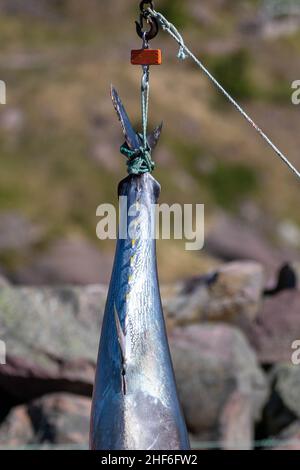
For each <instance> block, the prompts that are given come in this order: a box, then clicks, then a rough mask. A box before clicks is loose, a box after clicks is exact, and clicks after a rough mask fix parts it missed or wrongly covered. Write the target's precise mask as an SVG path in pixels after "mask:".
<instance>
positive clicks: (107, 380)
mask: <svg viewBox="0 0 300 470" xmlns="http://www.w3.org/2000/svg"><path fill="white" fill-rule="evenodd" d="M159 193H160V186H159V184H158V183H157V182H156V180H155V179H154V178H153V177H152V176H151V175H150V174H149V173H146V174H143V175H138V176H137V175H130V176H128V177H127V178H126V179H125V180H123V181H122V182H121V183H120V185H119V196H127V211H129V208H135V209H136V210H133V211H132V209H130V211H129V213H132V214H133V215H132V216H129V220H128V223H129V224H131V223H133V224H136V226H137V229H138V231H139V234H140V236H139V237H136V238H131V237H130V236H128V237H127V238H126V239H121V238H120V237H119V238H118V241H117V247H116V255H115V261H114V267H113V272H112V277H111V282H110V288H109V293H108V298H107V304H106V308H105V314H104V319H103V325H102V333H101V339H100V346H99V355H98V362H97V370H96V379H95V387H94V394H93V404H92V420H91V434H90V447H91V449H97V450H138V449H141V450H178V449H189V441H188V435H187V430H186V425H185V422H184V419H183V415H182V412H181V408H180V405H179V401H178V396H177V391H176V384H175V378H174V372H173V367H172V362H171V357H170V352H169V346H168V340H167V335H166V328H165V322H164V317H163V312H162V306H161V298H160V292H159V284H158V276H157V266H156V246H155V239H154V238H153V236H152V235H153V233H152V225H151V223H149V220H151V215H153V204H155V203H156V202H157V199H158V196H159Z"/></svg>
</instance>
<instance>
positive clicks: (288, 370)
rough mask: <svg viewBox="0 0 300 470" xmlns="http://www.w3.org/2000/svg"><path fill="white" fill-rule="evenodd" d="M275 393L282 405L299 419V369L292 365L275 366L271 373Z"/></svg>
mask: <svg viewBox="0 0 300 470" xmlns="http://www.w3.org/2000/svg"><path fill="white" fill-rule="evenodd" d="M272 378H273V380H274V382H275V391H276V392H277V394H278V395H279V396H280V398H281V400H282V402H283V404H284V405H285V406H286V407H287V408H288V409H289V410H290V411H291V412H292V413H293V414H294V415H295V416H297V418H300V367H297V366H295V365H293V364H291V363H290V364H277V365H276V366H275V368H274V370H273V372H272Z"/></svg>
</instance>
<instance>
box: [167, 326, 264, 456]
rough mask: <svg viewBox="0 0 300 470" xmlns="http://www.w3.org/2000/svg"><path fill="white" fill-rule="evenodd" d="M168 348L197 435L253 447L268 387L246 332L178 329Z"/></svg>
mask: <svg viewBox="0 0 300 470" xmlns="http://www.w3.org/2000/svg"><path fill="white" fill-rule="evenodd" d="M170 346H171V352H172V356H173V361H174V369H175V372H176V378H177V384H178V389H179V395H180V398H181V402H182V405H183V410H184V413H185V417H186V420H187V425H188V428H189V430H190V431H191V433H192V434H193V436H194V438H195V439H196V440H202V441H203V440H204V441H207V440H209V441H218V442H219V444H220V447H223V448H227V449H228V448H244V449H249V448H251V446H252V435H253V429H254V423H255V421H256V420H257V419H259V417H260V414H261V410H262V407H263V405H264V403H265V401H266V398H267V394H268V386H267V382H266V379H265V377H264V374H263V372H262V371H261V369H260V368H259V366H258V364H257V362H256V358H255V354H254V353H253V351H252V350H251V348H250V347H249V345H248V343H247V341H246V340H245V339H244V337H243V335H242V333H241V332H240V331H239V330H237V329H235V328H233V327H230V326H226V325H223V324H220V325H210V324H204V325H194V326H188V327H184V328H176V329H175V330H173V331H172V332H171V334H170Z"/></svg>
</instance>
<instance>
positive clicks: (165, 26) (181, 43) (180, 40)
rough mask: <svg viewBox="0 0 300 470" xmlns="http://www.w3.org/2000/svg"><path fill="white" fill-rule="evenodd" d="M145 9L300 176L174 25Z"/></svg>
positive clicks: (184, 55) (297, 173) (158, 14)
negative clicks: (191, 49) (192, 50)
mask: <svg viewBox="0 0 300 470" xmlns="http://www.w3.org/2000/svg"><path fill="white" fill-rule="evenodd" d="M147 11H148V13H149V15H150V16H153V17H155V18H156V19H157V20H158V21H159V23H160V25H161V27H162V28H163V30H164V31H166V32H167V33H169V34H170V36H172V37H173V39H175V41H176V42H177V43H178V44H179V46H180V49H179V52H178V57H179V59H182V60H184V59H186V58H187V56H189V57H191V58H192V59H193V60H194V62H195V63H196V64H197V65H198V66H199V67H200V69H201V70H202V71H203V72H204V73H205V74H206V75H207V77H208V78H209V79H210V80H211V81H212V82H213V83H214V85H215V86H216V87H217V88H218V89H219V90H220V91H221V93H222V94H223V95H224V96H225V97H226V98H227V99H228V100H229V101H230V103H231V104H233V106H234V107H235V108H236V109H237V110H238V111H239V112H240V113H241V114H242V116H244V118H245V119H246V120H247V121H248V122H249V123H250V124H251V125H252V126H253V127H254V129H255V130H256V131H257V132H258V133H259V134H260V136H261V137H262V138H263V139H264V140H265V141H266V142H267V144H269V145H270V147H271V148H272V149H273V150H274V152H275V153H276V155H277V156H278V157H279V158H280V159H281V160H282V161H283V162H284V163H285V164H286V165H287V166H288V167H289V168H290V170H291V171H292V172H293V173H294V174H295V175H296V176H297V177H298V178H300V172H299V171H298V170H297V169H296V168H295V167H294V165H293V164H292V163H291V162H290V161H289V159H288V158H287V157H286V156H285V155H284V154H283V153H282V152H281V151H280V150H279V148H278V147H276V145H275V144H274V143H273V142H272V141H271V139H270V138H269V137H268V136H267V135H266V134H265V133H264V132H263V131H262V129H260V127H258V125H257V124H255V122H254V121H253V120H252V119H251V118H250V116H249V115H248V114H247V113H246V112H245V111H244V110H243V108H242V107H241V106H240V105H239V104H238V103H237V102H236V101H235V100H234V98H232V96H230V94H229V93H228V92H227V91H226V90H225V88H223V87H222V85H221V84H220V83H219V82H218V80H217V79H216V78H215V77H214V76H213V75H212V74H211V73H210V72H209V70H207V68H206V67H205V66H204V65H203V64H202V62H201V61H200V60H199V59H197V57H196V56H195V55H194V54H193V53H192V52H191V51H190V49H189V48H188V47H187V46H186V45H185V43H184V40H183V38H182V36H181V34H180V33H179V31H178V30H177V29H176V27H175V26H174V25H173V24H172V23H170V22H169V21H168V20H167V19H166V18H165V17H164V16H163V15H162V14H161V13H159V12H157V11H155V10H152V9H151V8H147Z"/></svg>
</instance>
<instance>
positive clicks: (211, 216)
mask: <svg viewBox="0 0 300 470" xmlns="http://www.w3.org/2000/svg"><path fill="white" fill-rule="evenodd" d="M155 3H156V7H157V9H159V10H160V11H162V12H163V13H164V14H165V15H166V16H167V17H168V18H169V19H170V20H171V21H173V22H174V23H175V24H176V25H178V27H179V28H180V29H181V30H182V31H183V34H184V36H185V38H186V41H187V43H189V44H190V45H191V48H192V49H193V50H194V51H195V53H196V55H199V56H200V57H201V58H202V60H203V62H204V63H205V64H206V65H207V66H208V67H209V69H210V70H211V71H212V72H213V73H214V74H215V76H216V77H217V78H218V79H219V80H220V81H221V83H222V84H223V85H224V86H225V87H226V88H227V89H228V90H229V91H230V92H231V93H232V94H233V95H234V96H235V97H236V98H237V99H238V100H239V101H241V102H242V104H243V106H244V107H245V108H246V109H247V110H248V111H249V113H250V114H251V115H252V116H253V117H254V118H255V119H256V120H257V121H258V123H259V124H260V125H261V127H262V128H264V129H266V130H267V132H268V133H269V134H270V136H271V137H272V138H274V140H275V141H276V143H278V145H279V146H280V147H282V149H283V151H285V152H286V153H287V154H288V155H289V157H290V159H291V160H292V161H293V163H294V164H295V165H296V166H298V167H300V156H299V146H300V133H299V118H298V117H299V107H297V106H295V105H293V104H292V103H291V93H292V90H291V83H292V82H293V81H294V80H297V79H298V80H299V79H300V77H299V70H300V59H299V57H300V55H299V52H300V5H299V2H298V0H289V1H288V0H284V1H281V2H280V1H278V0H276V1H275V0H242V1H239V2H236V1H235V0H203V1H201V2H199V1H196V0H186V1H185V2H182V1H180V0H156V2H155ZM137 6H138V2H137V1H133V0H127V1H126V2H124V1H123V0H113V1H112V0H89V2H83V1H82V0H26V2H24V1H22V0H0V51H1V54H0V79H1V80H4V81H5V82H6V86H7V104H6V105H0V161H1V171H0V340H4V341H5V342H6V347H7V363H6V365H0V447H13V448H22V447H24V446H26V448H28V447H29V448H30V447H33V448H36V447H40V446H42V447H45V448H49V447H50V448H53V447H55V446H60V447H62V448H73V447H76V448H86V447H87V439H88V426H89V409H90V397H91V393H92V384H93V377H94V369H95V360H96V355H97V345H98V340H99V332H100V327H101V320H102V315H103V309H104V303H105V298H106V289H107V284H108V281H109V276H110V271H111V265H112V259H113V251H114V243H113V242H109V241H105V242H100V241H99V240H97V238H96V235H95V228H96V224H97V221H98V220H97V218H96V215H95V214H96V208H97V206H98V205H99V204H101V203H103V202H105V203H116V202H117V200H116V187H117V183H118V181H119V180H120V179H121V178H123V177H124V176H125V163H124V159H123V157H122V156H120V155H119V153H118V152H119V146H120V144H121V143H122V135H121V132H120V126H119V123H118V122H117V119H116V116H115V113H114V111H113V109H112V105H111V101H110V98H109V87H110V83H111V82H113V84H114V85H115V86H116V87H117V89H118V90H119V91H120V95H121V96H122V98H123V100H124V102H125V104H126V108H127V109H128V111H129V112H130V115H131V117H132V120H133V122H135V123H136V125H137V128H138V127H139V126H140V114H139V112H138V110H139V96H138V90H139V81H140V71H139V70H138V69H137V68H135V67H132V66H131V65H130V64H129V54H130V52H129V51H130V49H132V48H137V47H139V45H140V42H139V40H138V39H137V36H136V34H135V30H134V24H133V21H134V20H135V19H136V18H137ZM153 47H161V48H162V49H163V55H164V65H163V66H162V67H159V68H155V69H154V70H153V73H152V78H151V109H150V119H151V126H154V125H155V124H157V123H158V122H160V120H162V119H163V120H164V122H165V126H164V131H163V135H162V138H161V142H160V146H159V148H158V150H157V153H156V154H155V160H156V161H157V170H156V173H155V177H156V178H157V179H158V180H159V181H160V183H161V184H162V194H161V199H160V202H166V203H174V202H180V203H204V204H205V211H206V225H205V228H206V243H205V248H204V250H202V251H201V252H199V253H194V252H189V251H186V250H185V249H184V244H183V243H182V242H180V241H172V240H171V241H167V240H166V241H159V242H158V263H159V272H160V279H161V282H162V295H163V302H164V310H165V315H166V319H167V324H168V332H169V338H170V345H171V350H172V356H173V361H174V366H175V370H176V376H177V382H178V388H179V394H180V398H181V401H182V405H183V409H184V413H185V416H186V420H187V423H188V428H189V432H190V434H191V440H192V442H193V445H194V446H195V447H200V448H204V449H207V448H211V447H217V448H224V449H229V448H253V447H254V445H257V446H260V447H261V448H269V447H270V448H274V449H277V448H294V449H296V448H299V447H300V445H299V438H300V402H299V397H300V389H299V388H300V366H297V365H294V364H292V360H291V357H292V354H293V352H295V351H293V349H292V344H293V343H294V341H296V340H300V320H299V318H300V316H299V315H300V301H299V286H298V279H299V275H300V269H299V247H300V216H299V210H298V209H297V207H298V205H297V203H296V201H298V194H299V183H298V181H297V180H296V179H295V178H294V177H293V175H291V174H290V173H289V172H288V170H287V169H286V168H285V167H284V166H282V164H281V163H280V162H279V161H277V159H276V158H275V157H274V156H273V154H272V152H271V151H270V150H269V149H268V148H267V147H266V146H265V145H264V143H262V142H261V140H260V139H258V138H257V137H256V134H255V133H254V132H253V130H252V129H250V128H249V127H248V126H247V125H246V124H245V122H244V121H243V119H242V118H241V117H240V116H239V115H238V114H237V113H236V111H234V110H233V109H232V108H231V107H230V106H228V104H227V103H226V102H225V101H224V100H223V99H222V98H221V97H220V96H219V95H218V94H217V93H216V91H215V90H214V89H213V87H212V86H211V84H210V83H208V81H207V80H206V78H205V77H203V76H202V75H201V74H200V73H199V72H198V70H196V69H195V68H194V66H193V65H192V64H191V63H190V62H188V61H187V62H184V63H180V62H179V61H178V60H177V59H176V54H177V48H176V46H175V45H174V44H173V43H172V41H170V40H169V39H168V38H167V37H166V35H164V34H163V33H161V34H160V35H159V37H158V38H157V39H156V40H155V41H154V42H153ZM255 442H256V444H254V443H255Z"/></svg>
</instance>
